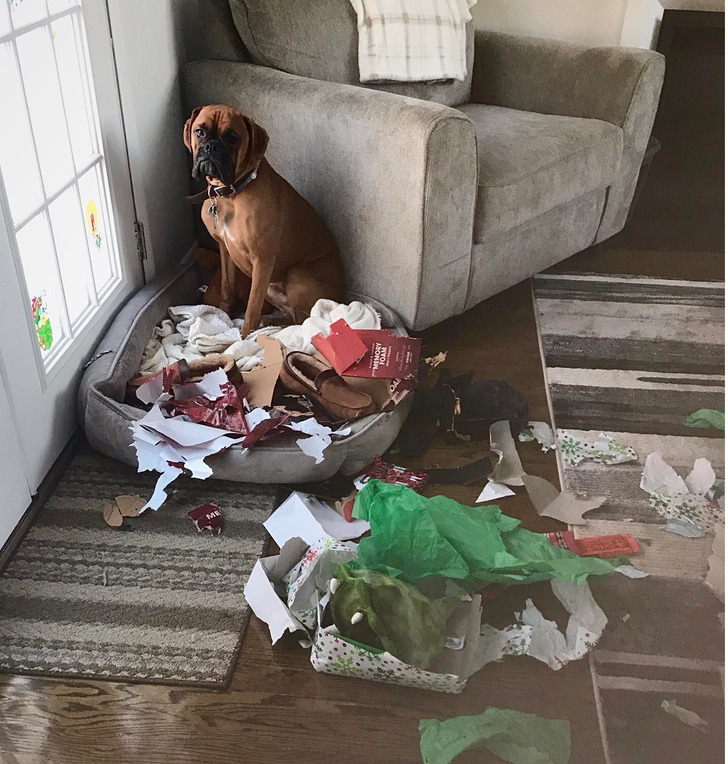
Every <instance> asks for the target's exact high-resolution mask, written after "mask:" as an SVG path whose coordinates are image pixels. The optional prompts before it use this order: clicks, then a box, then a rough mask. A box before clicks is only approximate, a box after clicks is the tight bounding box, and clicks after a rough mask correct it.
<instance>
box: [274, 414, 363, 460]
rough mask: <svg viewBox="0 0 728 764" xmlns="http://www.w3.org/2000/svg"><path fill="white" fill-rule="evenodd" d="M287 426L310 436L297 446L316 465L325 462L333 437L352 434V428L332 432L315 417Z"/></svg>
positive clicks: (299, 440) (300, 439)
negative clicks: (325, 453) (325, 455)
mask: <svg viewBox="0 0 728 764" xmlns="http://www.w3.org/2000/svg"><path fill="white" fill-rule="evenodd" d="M286 426H287V427H290V428H291V430H294V431H295V432H302V433H304V434H306V435H308V436H309V437H308V438H299V439H298V440H297V441H296V444H297V445H298V447H299V448H300V449H301V451H303V453H304V454H306V456H310V457H312V458H313V459H314V460H315V461H316V464H321V462H322V461H323V460H324V451H325V449H327V448H328V447H329V446H330V445H331V442H332V436H334V435H340V436H341V437H344V436H346V435H349V433H350V432H351V427H341V428H340V429H338V430H332V429H331V428H330V427H326V425H323V424H319V422H317V421H316V419H314V417H309V418H308V419H304V420H302V421H300V422H288V423H287V424H286Z"/></svg>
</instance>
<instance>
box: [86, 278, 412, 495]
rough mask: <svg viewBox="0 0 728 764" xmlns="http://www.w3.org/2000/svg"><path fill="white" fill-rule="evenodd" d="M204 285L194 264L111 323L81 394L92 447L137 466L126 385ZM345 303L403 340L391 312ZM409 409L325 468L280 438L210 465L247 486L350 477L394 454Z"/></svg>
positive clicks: (356, 428)
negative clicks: (155, 336) (166, 322)
mask: <svg viewBox="0 0 728 764" xmlns="http://www.w3.org/2000/svg"><path fill="white" fill-rule="evenodd" d="M201 284H202V277H201V272H200V270H199V268H198V267H197V265H195V264H194V263H193V264H191V265H189V266H186V267H184V268H183V269H182V270H178V271H175V273H173V274H166V275H162V276H160V277H158V278H156V279H155V280H154V281H153V282H151V283H150V284H148V285H147V286H145V287H144V288H143V289H141V290H140V291H139V292H137V294H136V295H134V296H133V297H132V298H131V299H130V300H129V302H128V303H127V304H126V305H125V306H124V308H123V309H122V310H121V312H120V313H119V315H118V316H117V317H116V319H115V320H114V322H113V323H112V324H111V327H110V328H109V330H108V332H107V333H106V336H105V337H104V338H103V339H102V340H101V342H100V343H99V346H98V348H97V349H96V352H95V353H94V356H92V358H94V359H95V360H93V361H92V362H91V363H90V364H89V366H88V368H87V369H86V371H85V373H84V375H83V378H82V380H81V386H80V389H79V394H78V406H79V416H80V420H81V426H82V427H83V429H84V431H85V433H86V438H87V439H88V442H89V443H90V445H91V447H92V448H94V449H96V450H97V451H100V452H101V453H102V454H106V455H107V456H111V457H113V458H114V459H118V460H119V461H121V462H124V463H125V464H130V465H132V466H136V451H135V450H134V448H133V447H132V435H131V430H130V428H129V425H130V424H131V422H132V421H134V420H135V419H141V418H142V417H143V416H144V412H143V411H142V410H141V409H137V408H134V407H133V406H129V405H127V404H125V403H124V402H123V401H124V396H125V391H126V383H127V380H129V379H130V378H131V377H133V376H134V375H135V374H136V372H137V370H138V368H139V363H140V361H141V357H142V353H143V352H144V347H145V346H146V344H147V341H148V340H149V338H150V337H151V336H152V331H153V329H154V327H155V326H156V325H157V324H159V323H160V321H162V319H164V318H168V314H167V309H168V308H170V307H171V306H173V305H189V304H195V303H197V302H199V298H200V293H199V287H200V285H201ZM347 299H348V300H361V301H362V302H367V303H369V304H370V305H371V306H372V307H374V308H376V310H378V311H379V313H380V315H381V317H382V326H385V327H387V328H391V329H393V330H394V331H395V333H397V334H398V335H401V336H406V334H407V332H406V330H405V328H404V325H403V324H402V322H401V321H400V319H399V317H398V316H397V315H396V314H395V313H394V312H393V311H392V310H390V309H389V308H387V307H386V306H384V305H382V304H381V303H379V302H377V301H376V300H372V299H371V298H369V297H364V296H362V295H356V294H349V295H347ZM101 354H103V355H101ZM411 405H412V396H411V395H410V396H408V397H407V398H406V399H405V400H404V401H402V403H400V404H399V405H398V406H397V407H396V408H395V409H394V410H392V411H389V412H385V413H380V414H373V415H372V416H368V417H364V418H363V419H360V420H358V421H356V422H354V423H353V424H352V427H351V435H348V436H347V437H345V438H342V439H340V440H337V441H334V442H333V443H332V444H331V445H330V446H329V447H328V448H327V449H326V451H325V452H324V460H323V462H321V464H315V463H314V460H313V458H311V457H310V456H307V455H306V454H304V453H303V452H302V451H301V450H300V448H299V447H298V446H297V445H296V443H295V440H294V439H293V438H285V439H276V440H274V441H273V442H271V443H270V445H266V444H262V445H260V446H255V447H253V448H251V449H248V450H247V451H243V449H241V448H240V446H233V447H231V448H230V449H228V450H227V451H225V452H224V453H222V454H217V455H216V456H212V457H210V458H209V459H207V463H208V464H209V465H210V467H211V468H212V469H213V473H214V475H213V476H214V477H215V478H220V479H222V480H236V481H240V482H249V483H298V482H309V481H315V480H323V479H325V478H328V477H331V476H332V475H333V474H334V473H336V472H337V471H339V470H341V471H342V472H344V473H345V474H347V475H353V474H356V473H358V472H360V471H361V470H362V469H363V468H364V467H365V466H366V465H367V464H368V463H369V462H370V461H371V460H372V459H373V458H374V457H375V456H381V454H382V453H384V451H386V449H387V448H389V446H390V445H391V444H392V442H393V441H394V439H395V438H396V437H397V435H398V433H399V431H400V428H401V427H402V425H403V423H404V420H405V419H406V418H407V414H408V413H409V410H410V407H411Z"/></svg>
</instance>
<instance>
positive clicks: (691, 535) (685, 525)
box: [662, 518, 705, 539]
mask: <svg viewBox="0 0 728 764" xmlns="http://www.w3.org/2000/svg"><path fill="white" fill-rule="evenodd" d="M662 530H663V531H667V532H668V533H674V534H675V535H676V536H684V537H685V538H688V539H699V538H702V537H703V536H705V532H704V531H702V530H701V529H700V528H698V526H697V525H695V523H690V522H688V521H687V520H681V519H680V518H672V519H670V520H668V521H667V524H666V525H663V526H662Z"/></svg>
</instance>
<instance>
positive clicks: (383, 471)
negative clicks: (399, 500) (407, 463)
mask: <svg viewBox="0 0 728 764" xmlns="http://www.w3.org/2000/svg"><path fill="white" fill-rule="evenodd" d="M364 475H365V476H366V477H368V478H376V479H377V480H381V481H382V482H383V483H393V484H394V485H406V486H407V487H408V488H411V489H412V490H413V491H417V492H418V493H419V492H420V491H421V490H422V489H423V488H424V487H425V484H426V483H427V480H428V476H427V473H426V472H416V471H415V470H408V469H406V468H405V467H397V465H395V464H388V463H387V462H383V461H382V459H381V457H379V456H378V457H377V458H376V459H375V460H374V461H373V462H372V463H371V464H370V465H369V466H368V467H367V468H366V470H365V471H364Z"/></svg>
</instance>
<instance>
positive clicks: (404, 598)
mask: <svg viewBox="0 0 728 764" xmlns="http://www.w3.org/2000/svg"><path fill="white" fill-rule="evenodd" d="M334 577H335V578H336V579H337V580H338V582H339V583H338V587H337V588H336V590H335V591H334V593H333V594H332V595H331V600H330V607H331V613H332V616H333V618H334V623H335V624H336V626H337V628H338V629H339V631H340V632H341V634H343V636H345V637H349V638H350V639H354V640H356V641H357V642H360V643H363V644H365V645H371V646H372V647H375V648H380V649H383V650H386V651H387V652H389V653H392V655H394V656H395V657H396V658H399V659H400V660H401V661H404V662H405V663H408V664H409V665H410V666H416V667H417V668H422V669H429V668H430V666H431V665H432V662H433V661H434V660H435V658H437V656H438V655H439V654H440V653H441V652H442V646H443V642H444V639H445V624H446V623H447V619H448V618H449V617H450V614H451V613H452V611H453V609H454V607H455V606H456V605H457V602H458V600H457V599H456V598H455V597H442V598H440V599H430V598H429V597H425V595H424V594H421V593H420V592H419V591H418V590H417V589H415V587H414V586H412V585H411V584H408V583H407V582H406V581H401V580H397V579H393V578H390V577H389V576H388V575H387V574H386V573H380V572H378V571H375V570H353V571H350V570H348V569H347V568H346V566H345V565H342V564H339V565H337V567H336V573H335V574H334ZM357 613H361V616H362V617H361V618H359V617H355V621H356V623H352V616H356V614H357Z"/></svg>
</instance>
